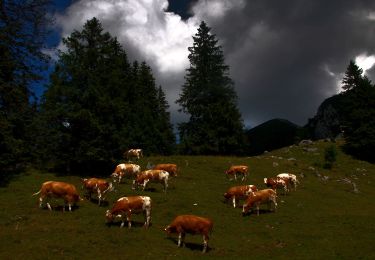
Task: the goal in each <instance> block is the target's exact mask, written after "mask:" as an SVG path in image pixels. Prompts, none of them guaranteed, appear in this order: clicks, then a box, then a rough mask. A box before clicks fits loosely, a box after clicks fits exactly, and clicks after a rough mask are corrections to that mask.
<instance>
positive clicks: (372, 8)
mask: <svg viewBox="0 0 375 260" xmlns="http://www.w3.org/2000/svg"><path fill="white" fill-rule="evenodd" d="M188 2H189V3H188ZM188 6H191V9H190V10H189V11H188V12H187V13H186V14H184V12H185V11H184V10H186V7H188ZM166 10H168V11H170V12H169V13H167V12H166ZM172 12H174V13H172ZM176 13H178V14H180V15H181V16H182V17H183V18H184V19H181V17H180V15H178V14H176ZM189 15H190V16H189ZM93 16H95V17H97V18H99V20H100V21H101V22H102V24H103V27H104V29H105V30H106V31H109V32H110V33H111V34H112V35H113V36H116V37H117V38H118V39H119V41H120V42H121V43H122V44H123V46H124V48H125V49H126V51H127V53H128V56H129V58H130V59H131V60H134V59H136V60H138V61H143V60H144V61H146V62H147V63H148V64H149V65H150V66H151V67H152V69H153V72H154V76H155V79H156V82H157V84H161V85H162V87H163V89H164V91H165V92H166V97H167V100H168V102H169V105H170V112H171V116H172V122H173V123H178V122H181V121H183V120H186V119H187V116H186V115H182V114H181V113H179V112H177V111H178V108H179V107H178V106H177V105H176V104H175V100H176V99H177V98H178V96H179V94H180V92H181V86H182V84H183V83H184V75H185V69H186V67H187V66H188V60H187V55H188V52H187V47H188V46H191V45H192V37H191V36H193V35H194V34H195V33H196V29H197V26H198V25H199V23H200V21H202V20H204V21H206V22H207V23H208V25H209V27H211V28H212V32H213V33H215V34H216V36H217V39H218V40H219V43H220V44H221V45H222V47H223V51H224V55H225V60H226V63H227V64H228V65H229V66H230V73H231V74H230V75H231V78H232V79H233V80H234V82H235V89H236V91H237V94H238V105H239V108H240V111H241V113H242V116H243V119H244V121H245V124H246V125H247V126H255V125H257V124H260V123H262V122H264V121H266V120H270V119H273V118H284V119H288V120H290V121H292V122H294V123H297V124H299V125H304V124H306V123H307V120H308V118H311V117H313V116H314V115H315V113H316V111H317V109H318V106H319V105H320V104H321V103H322V102H323V100H324V99H325V98H327V97H329V96H331V95H333V94H336V93H338V91H340V90H339V85H338V83H339V82H340V81H341V79H342V76H343V73H344V72H345V70H346V67H347V65H348V64H349V60H350V59H353V60H355V59H356V57H358V56H359V55H362V56H365V57H366V56H372V55H375V1H352V0H351V1H349V0H344V1H341V0H330V1H325V0H324V1H323V0H308V1H307V0H294V1H280V0H247V1H245V0H199V1H197V0H194V1H186V0H183V1H179V0H173V3H172V4H170V5H169V7H168V2H167V0H153V1H150V0H139V1H130V0H79V1H75V2H74V3H73V4H72V5H71V6H70V7H69V8H68V9H67V11H66V12H65V13H64V14H62V15H61V17H59V19H58V23H59V25H60V27H61V28H62V34H63V35H68V34H70V33H71V32H72V30H73V29H79V28H80V27H81V26H82V25H83V24H84V22H86V21H87V19H91V18H92V17H93ZM374 58H375V56H374ZM366 74H367V75H368V76H369V77H370V79H373V80H375V69H374V68H372V69H369V70H368V71H366Z"/></svg>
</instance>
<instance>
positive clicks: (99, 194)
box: [97, 188, 102, 206]
mask: <svg viewBox="0 0 375 260" xmlns="http://www.w3.org/2000/svg"><path fill="white" fill-rule="evenodd" d="M97 192H98V206H100V200H101V199H102V193H101V191H100V189H99V188H98V189H97Z"/></svg>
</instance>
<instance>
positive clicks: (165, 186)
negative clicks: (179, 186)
mask: <svg viewBox="0 0 375 260" xmlns="http://www.w3.org/2000/svg"><path fill="white" fill-rule="evenodd" d="M167 188H168V181H167V180H166V179H165V180H164V193H166V192H167Z"/></svg>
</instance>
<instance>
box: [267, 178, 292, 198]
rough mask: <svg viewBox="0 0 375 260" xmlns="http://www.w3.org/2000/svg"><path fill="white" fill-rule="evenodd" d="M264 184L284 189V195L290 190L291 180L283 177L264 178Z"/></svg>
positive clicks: (274, 188) (272, 187)
mask: <svg viewBox="0 0 375 260" xmlns="http://www.w3.org/2000/svg"><path fill="white" fill-rule="evenodd" d="M263 181H264V184H265V185H266V186H267V187H268V188H271V189H273V190H276V189H283V190H284V195H286V194H287V193H288V192H289V180H288V179H282V178H264V179H263Z"/></svg>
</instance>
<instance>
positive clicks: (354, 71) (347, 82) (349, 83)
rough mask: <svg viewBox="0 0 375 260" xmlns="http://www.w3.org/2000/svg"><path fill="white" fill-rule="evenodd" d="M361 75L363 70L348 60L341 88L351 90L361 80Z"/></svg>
mask: <svg viewBox="0 0 375 260" xmlns="http://www.w3.org/2000/svg"><path fill="white" fill-rule="evenodd" d="M362 73H363V70H362V69H361V68H360V67H358V65H357V64H356V63H355V62H354V61H353V60H350V62H349V65H348V67H347V69H346V72H345V76H344V78H343V80H342V88H343V89H344V90H351V89H353V88H355V87H357V86H358V85H359V84H360V82H361V80H362Z"/></svg>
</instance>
